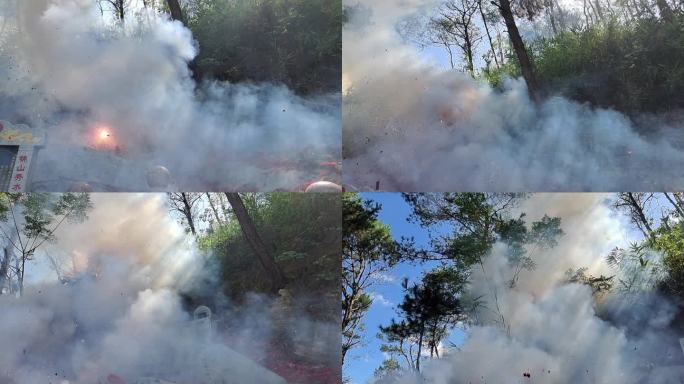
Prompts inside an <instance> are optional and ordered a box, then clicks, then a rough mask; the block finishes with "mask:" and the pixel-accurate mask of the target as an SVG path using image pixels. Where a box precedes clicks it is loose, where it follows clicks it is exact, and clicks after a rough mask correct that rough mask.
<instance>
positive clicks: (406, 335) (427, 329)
mask: <svg viewBox="0 0 684 384" xmlns="http://www.w3.org/2000/svg"><path fill="white" fill-rule="evenodd" d="M465 284H466V278H465V276H463V275H462V273H461V272H460V271H459V270H457V269H455V268H449V267H442V268H437V269H435V270H433V271H430V272H428V273H426V274H425V275H423V278H422V281H421V282H420V283H419V284H413V285H409V283H408V280H407V279H404V282H403V284H402V286H403V288H404V292H405V295H404V299H403V301H402V303H401V304H399V306H398V311H399V314H400V316H401V320H400V321H399V322H397V321H396V320H394V319H392V321H391V323H390V325H388V326H386V327H383V326H381V327H380V332H381V336H380V338H381V339H382V340H384V341H385V342H386V343H385V344H383V345H382V347H381V350H382V351H383V352H387V353H391V354H401V355H409V356H410V355H411V354H410V353H406V350H405V348H406V346H405V345H406V344H408V343H409V342H413V343H415V344H416V345H417V347H418V353H417V354H416V356H415V364H414V362H410V363H411V367H412V368H413V367H415V369H417V370H419V368H420V360H419V359H420V355H421V350H422V348H423V347H424V346H426V347H427V348H429V350H430V354H431V355H432V354H433V353H437V348H438V346H439V344H440V342H441V341H442V340H443V339H444V338H445V337H446V336H447V335H448V332H449V330H450V328H451V327H453V326H455V325H456V324H457V323H458V322H459V321H461V320H463V319H464V318H465V315H464V310H463V307H462V305H461V299H460V296H461V294H462V292H463V289H464V288H465Z"/></svg>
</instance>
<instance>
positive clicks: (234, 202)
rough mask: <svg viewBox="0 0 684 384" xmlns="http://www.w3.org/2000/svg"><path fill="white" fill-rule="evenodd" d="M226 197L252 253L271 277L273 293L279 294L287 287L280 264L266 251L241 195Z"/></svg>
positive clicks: (229, 193)
mask: <svg viewBox="0 0 684 384" xmlns="http://www.w3.org/2000/svg"><path fill="white" fill-rule="evenodd" d="M225 195H226V198H228V202H229V203H230V205H231V206H232V207H233V212H234V213H235V217H236V218H237V220H238V222H239V223H240V228H241V229H242V234H243V235H244V236H245V240H247V242H248V243H249V246H250V247H251V248H252V251H253V252H254V254H255V255H256V256H257V258H258V259H259V262H260V263H261V265H262V266H263V267H264V269H265V270H266V272H267V273H268V274H269V275H270V278H271V290H272V292H273V293H277V292H278V290H279V289H281V288H283V287H284V286H285V282H286V281H285V276H284V275H283V273H282V271H281V270H280V268H279V267H278V264H276V262H275V260H274V259H273V256H272V255H271V253H270V252H269V251H268V249H266V246H265V245H264V242H263V241H262V240H261V236H259V233H258V232H257V229H256V226H255V225H254V222H253V221H252V218H251V217H249V214H248V213H247V208H245V204H244V203H243V202H242V198H241V197H240V195H239V194H237V193H235V192H226V193H225Z"/></svg>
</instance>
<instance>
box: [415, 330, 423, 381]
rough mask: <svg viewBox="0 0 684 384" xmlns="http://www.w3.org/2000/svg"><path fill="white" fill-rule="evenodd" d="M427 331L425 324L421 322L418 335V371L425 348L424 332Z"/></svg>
mask: <svg viewBox="0 0 684 384" xmlns="http://www.w3.org/2000/svg"><path fill="white" fill-rule="evenodd" d="M424 333H425V324H421V330H420V335H419V336H418V353H417V354H416V371H418V372H420V353H421V352H422V350H423V334H424Z"/></svg>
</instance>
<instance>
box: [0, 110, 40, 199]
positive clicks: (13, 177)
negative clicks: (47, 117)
mask: <svg viewBox="0 0 684 384" xmlns="http://www.w3.org/2000/svg"><path fill="white" fill-rule="evenodd" d="M44 142H45V133H43V132H40V131H34V130H31V128H29V127H28V126H26V125H13V124H11V123H9V122H7V121H0V188H2V189H3V190H5V191H8V192H26V191H27V186H28V180H29V169H30V166H31V159H32V157H33V155H34V154H35V152H36V148H37V147H38V146H41V145H43V143H44Z"/></svg>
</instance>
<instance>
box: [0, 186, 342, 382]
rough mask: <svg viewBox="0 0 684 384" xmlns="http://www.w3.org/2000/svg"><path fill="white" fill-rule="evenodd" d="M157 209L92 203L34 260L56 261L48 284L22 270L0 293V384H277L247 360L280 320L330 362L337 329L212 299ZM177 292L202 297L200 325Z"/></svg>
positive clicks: (189, 250)
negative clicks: (17, 281)
mask: <svg viewBox="0 0 684 384" xmlns="http://www.w3.org/2000/svg"><path fill="white" fill-rule="evenodd" d="M163 202H164V196H150V195H147V196H145V195H136V196H132V195H121V194H114V195H96V196H95V197H94V206H95V209H94V210H93V212H92V214H91V217H90V219H89V220H88V221H86V222H85V223H83V224H73V225H68V226H65V227H63V229H61V230H60V232H59V233H58V234H57V237H58V243H56V244H54V245H53V246H51V247H50V248H49V249H48V250H46V252H45V253H46V254H48V255H50V256H51V257H52V258H53V259H57V260H59V261H60V262H59V263H56V265H60V266H62V268H60V269H59V272H60V273H59V275H60V280H59V281H56V279H55V278H54V273H53V272H52V271H49V272H46V271H45V270H43V271H42V272H36V271H40V268H33V267H32V266H29V267H28V270H29V273H30V271H32V270H33V271H34V272H33V274H32V275H31V276H27V279H28V280H30V281H31V284H30V285H28V286H27V287H26V289H25V293H24V296H22V297H20V298H16V297H10V296H0V340H2V345H3V353H2V354H0V383H7V384H46V383H59V384H67V383H71V384H94V383H107V384H120V383H121V382H124V383H128V384H131V383H140V384H144V383H167V382H168V383H198V384H199V383H249V382H264V383H285V381H284V379H282V378H281V377H280V376H278V375H276V374H274V373H273V372H271V371H269V370H266V369H265V368H263V366H261V365H260V364H258V363H257V362H256V361H261V359H264V358H266V354H267V350H266V349H265V345H267V344H268V341H269V338H270V337H271V336H272V334H273V333H274V332H277V330H278V329H281V328H282V327H283V325H282V324H285V328H288V329H290V330H291V332H292V333H293V334H297V332H300V333H302V334H303V335H310V334H314V333H315V334H316V335H317V337H318V339H317V340H318V342H319V343H324V344H325V346H324V347H321V346H320V345H317V344H314V343H313V342H312V341H311V340H309V339H306V336H302V337H301V340H300V341H301V345H302V346H306V347H308V348H309V349H310V350H311V351H317V353H318V354H319V356H322V357H321V359H326V358H328V359H329V358H330V357H329V355H334V358H335V359H337V358H338V356H339V349H334V348H332V347H331V345H336V344H335V341H336V340H337V339H338V337H337V335H338V334H339V331H338V330H339V326H338V325H337V324H325V323H321V322H318V321H315V320H313V319H311V318H309V317H307V316H305V315H303V314H300V313H296V312H285V313H284V312H283V309H282V308H283V306H282V305H280V303H279V302H278V300H272V299H267V298H264V297H261V296H253V297H252V298H250V299H249V300H247V303H244V304H242V305H240V306H237V305H233V304H231V303H230V302H229V301H228V300H227V299H225V298H224V297H222V296H221V295H220V294H218V293H217V291H216V285H215V284H212V281H214V280H215V279H216V276H217V275H216V273H215V271H214V270H213V268H212V267H211V263H208V262H207V256H205V255H202V254H201V253H200V252H198V251H197V250H196V247H195V246H194V244H193V243H192V242H191V241H189V240H188V239H187V236H186V235H185V234H184V232H183V230H182V229H181V228H180V226H179V225H178V224H176V223H175V222H174V221H173V220H172V219H171V218H170V217H169V215H168V212H167V210H166V207H165V205H164V203H163ZM44 256H45V255H37V260H38V261H40V260H42V259H43V258H44ZM207 282H208V283H207ZM189 294H192V295H194V296H195V297H207V298H210V299H211V301H210V302H206V303H197V304H206V305H208V306H211V307H212V308H213V310H214V315H213V317H212V319H213V322H212V326H211V328H210V327H209V326H208V324H207V323H206V322H202V321H199V322H198V321H195V320H193V310H195V306H196V305H197V304H195V305H194V306H191V307H188V305H187V303H186V300H185V299H186V297H187V296H188V295H189ZM205 320H206V319H205ZM278 322H280V325H278ZM297 327H298V328H297ZM246 356H249V358H248V357H246ZM271 363H276V364H277V363H278V362H271ZM262 364H265V363H263V362H262ZM146 380H147V381H146ZM154 380H161V381H154Z"/></svg>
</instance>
